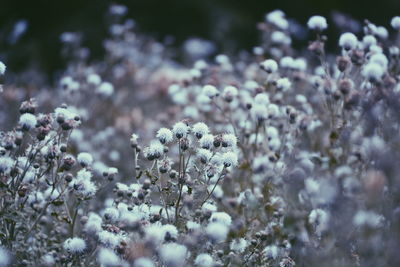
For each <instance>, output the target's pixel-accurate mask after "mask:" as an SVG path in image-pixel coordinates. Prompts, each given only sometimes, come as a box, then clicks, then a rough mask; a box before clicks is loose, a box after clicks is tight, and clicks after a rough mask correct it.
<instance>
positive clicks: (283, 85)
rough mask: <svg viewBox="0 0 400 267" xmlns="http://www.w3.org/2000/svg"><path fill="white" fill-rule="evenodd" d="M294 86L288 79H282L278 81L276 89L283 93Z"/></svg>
mask: <svg viewBox="0 0 400 267" xmlns="http://www.w3.org/2000/svg"><path fill="white" fill-rule="evenodd" d="M290 86H292V83H291V82H290V80H289V79H288V78H280V79H278V80H277V81H276V88H278V89H279V90H282V91H286V90H288V89H289V88H290Z"/></svg>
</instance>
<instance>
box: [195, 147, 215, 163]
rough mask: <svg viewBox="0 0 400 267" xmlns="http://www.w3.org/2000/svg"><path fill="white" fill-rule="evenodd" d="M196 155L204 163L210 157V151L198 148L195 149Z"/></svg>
mask: <svg viewBox="0 0 400 267" xmlns="http://www.w3.org/2000/svg"><path fill="white" fill-rule="evenodd" d="M196 156H197V158H198V159H200V161H201V163H203V164H206V163H207V162H208V161H209V160H210V158H211V157H212V153H211V151H210V150H208V149H204V148H199V149H198V150H197V153H196Z"/></svg>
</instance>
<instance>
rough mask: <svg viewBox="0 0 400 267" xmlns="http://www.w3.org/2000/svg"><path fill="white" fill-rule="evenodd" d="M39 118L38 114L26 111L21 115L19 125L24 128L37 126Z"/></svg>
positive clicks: (28, 128)
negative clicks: (37, 118) (37, 117)
mask: <svg viewBox="0 0 400 267" xmlns="http://www.w3.org/2000/svg"><path fill="white" fill-rule="evenodd" d="M36 123H37V120H36V116H35V115H33V114H30V113H24V114H22V115H21V117H19V125H21V127H22V128H23V129H24V130H30V129H32V128H34V127H35V126H36Z"/></svg>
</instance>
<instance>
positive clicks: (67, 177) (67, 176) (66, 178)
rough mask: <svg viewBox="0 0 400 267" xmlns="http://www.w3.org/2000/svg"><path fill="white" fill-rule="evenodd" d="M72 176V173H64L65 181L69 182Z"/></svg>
mask: <svg viewBox="0 0 400 267" xmlns="http://www.w3.org/2000/svg"><path fill="white" fill-rule="evenodd" d="M72 178H73V176H72V174H70V173H68V174H67V175H65V181H66V182H67V183H70V182H71V181H72Z"/></svg>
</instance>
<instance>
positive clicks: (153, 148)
mask: <svg viewBox="0 0 400 267" xmlns="http://www.w3.org/2000/svg"><path fill="white" fill-rule="evenodd" d="M143 153H144V154H145V156H146V157H147V158H148V159H149V160H152V159H158V158H160V157H161V155H162V154H164V146H163V144H161V143H160V141H159V140H153V141H151V142H150V145H149V146H148V147H146V148H145V149H144V151H143Z"/></svg>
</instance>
